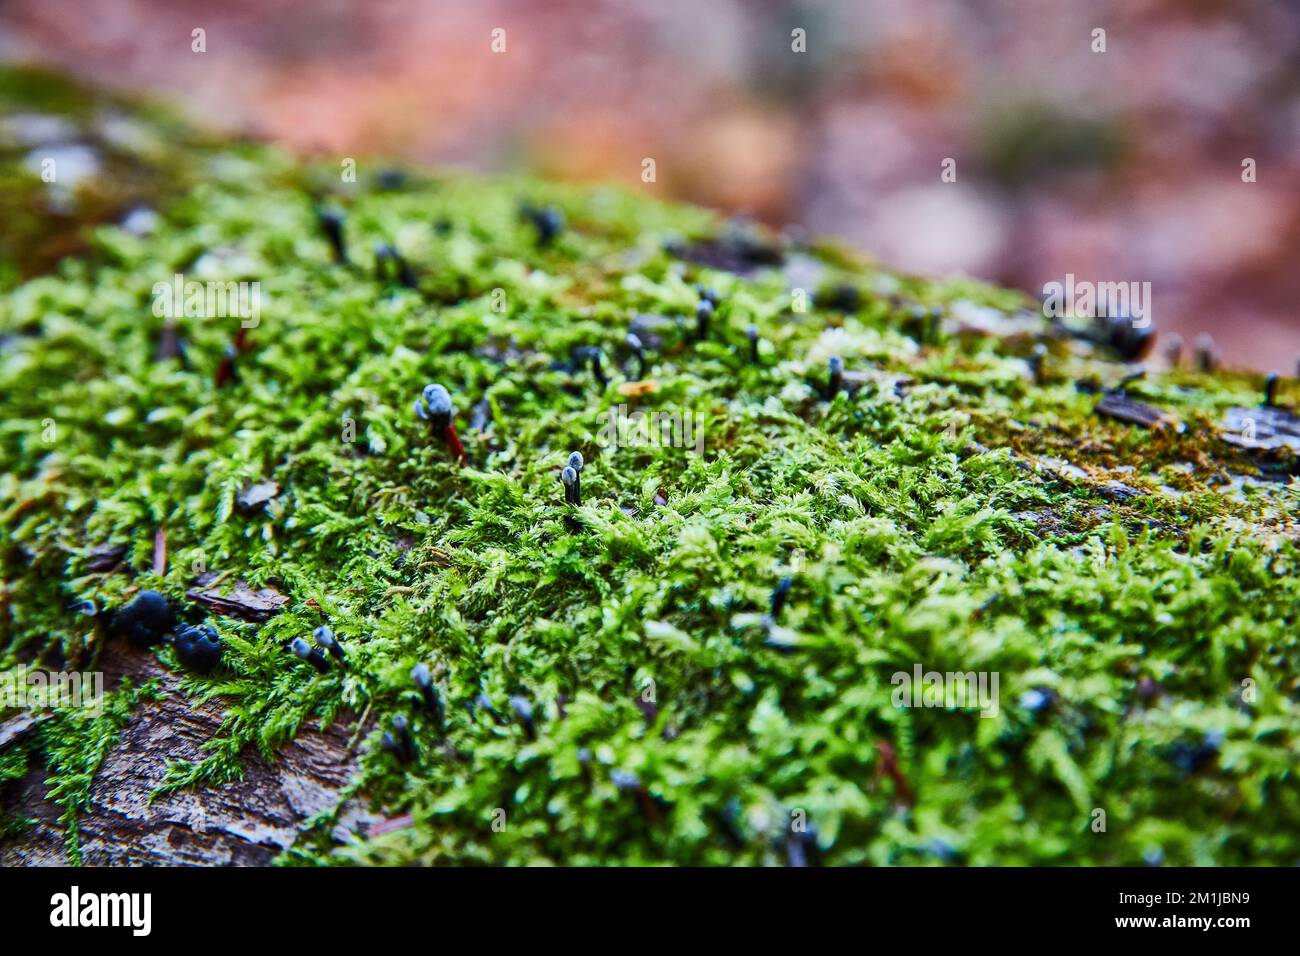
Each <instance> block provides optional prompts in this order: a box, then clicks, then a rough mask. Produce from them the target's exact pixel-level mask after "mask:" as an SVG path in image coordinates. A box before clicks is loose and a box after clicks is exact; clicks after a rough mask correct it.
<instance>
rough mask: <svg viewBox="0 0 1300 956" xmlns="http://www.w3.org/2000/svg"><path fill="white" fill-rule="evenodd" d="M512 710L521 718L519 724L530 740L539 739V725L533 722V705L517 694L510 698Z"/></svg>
mask: <svg viewBox="0 0 1300 956" xmlns="http://www.w3.org/2000/svg"><path fill="white" fill-rule="evenodd" d="M510 709H511V710H513V711H514V712H515V716H516V717H518V718H519V723H520V724H522V725H523V728H524V733H525V734H526V735H527V736H528V739H529V740H536V739H537V724H536V723H535V722H534V720H533V705H532V703H531V702H530V701H529V700H528V698H527V697H524V696H523V695H522V694H515V695H514V696H513V697H511V698H510Z"/></svg>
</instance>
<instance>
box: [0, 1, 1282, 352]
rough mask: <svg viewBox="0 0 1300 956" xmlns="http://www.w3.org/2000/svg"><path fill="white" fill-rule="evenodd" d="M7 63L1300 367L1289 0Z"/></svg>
mask: <svg viewBox="0 0 1300 956" xmlns="http://www.w3.org/2000/svg"><path fill="white" fill-rule="evenodd" d="M196 27H202V28H203V29H204V30H205V31H206V45H207V51H206V52H205V53H202V54H197V53H194V52H192V51H191V31H192V30H193V29H195V28H196ZM496 28H501V29H504V30H505V44H506V49H505V52H504V53H494V52H493V51H492V49H491V43H492V31H493V30H494V29H496ZM796 28H799V29H802V30H803V31H805V33H806V50H807V52H804V53H796V52H793V51H792V42H793V41H792V33H791V31H792V30H795V29H796ZM1099 28H1100V29H1104V30H1105V31H1106V33H1105V43H1106V50H1105V52H1104V53H1099V52H1094V51H1093V47H1094V44H1095V40H1094V33H1093V31H1094V30H1096V29H1099ZM0 59H3V60H6V61H10V62H22V63H46V64H52V65H55V66H60V67H63V68H65V69H67V70H69V71H71V72H73V73H75V74H77V75H79V76H81V77H83V78H86V79H89V80H91V81H93V82H95V83H96V84H101V85H104V86H107V87H112V88H116V89H123V90H142V91H146V92H151V93H155V94H158V95H161V96H163V97H165V98H168V99H171V100H173V101H176V102H177V103H178V105H180V106H181V107H182V108H183V109H184V110H185V111H186V112H187V113H189V114H190V115H191V116H192V117H193V118H194V119H196V120H197V121H199V122H201V123H206V124H209V125H217V126H226V127H232V128H236V129H238V130H241V131H247V132H249V133H252V134H254V135H257V136H260V137H264V138H267V139H271V140H275V141H278V142H280V143H283V144H285V145H286V146H288V147H290V148H292V149H295V150H298V151H301V152H304V153H319V152H328V153H332V154H338V155H342V156H356V157H358V158H362V157H368V156H376V157H378V156H390V157H391V156H397V157H408V158H410V159H412V160H419V161H423V162H432V163H437V164H444V165H455V166H461V167H467V168H472V169H476V170H483V171H495V170H507V169H521V170H525V171H530V172H535V173H538V174H541V175H545V176H551V177H558V178H564V179H572V180H591V181H617V182H622V183H625V184H627V185H628V186H629V187H631V188H633V189H636V190H641V191H645V192H647V193H650V194H653V195H657V196H660V197H663V198H677V199H685V200H690V201H693V202H698V203H703V204H706V205H709V206H713V207H716V208H717V209H719V210H722V211H724V212H727V213H740V214H746V215H750V216H753V217H755V218H758V219H760V220H763V221H765V222H768V223H771V224H773V225H776V226H786V225H793V226H797V227H801V228H803V229H806V230H808V231H809V232H811V233H814V234H819V235H820V234H829V235H833V236H838V237H840V238H842V239H844V240H846V241H848V242H850V243H852V244H853V245H855V246H858V247H860V248H862V249H863V250H866V251H867V252H869V253H871V254H873V255H875V256H876V257H877V258H879V259H880V260H881V261H883V262H884V263H885V264H887V265H890V266H893V267H897V268H900V269H904V270H907V271H912V272H918V273H922V274H931V275H938V274H946V273H950V272H965V273H968V274H971V275H974V276H977V277H980V278H984V279H988V280H991V281H995V282H999V283H1003V284H1007V285H1013V286H1017V287H1020V288H1023V289H1025V290H1028V291H1030V292H1031V293H1035V294H1036V293H1037V292H1039V291H1040V290H1041V289H1042V286H1043V284H1044V283H1045V282H1048V281H1064V278H1065V275H1066V273H1067V272H1072V273H1074V274H1075V276H1076V277H1077V278H1078V279H1081V280H1084V279H1087V280H1092V281H1149V282H1151V283H1152V288H1153V312H1154V318H1155V321H1156V324H1157V326H1158V327H1159V328H1160V330H1161V333H1162V338H1164V339H1167V337H1168V334H1169V333H1170V332H1178V333H1180V334H1181V335H1182V336H1183V338H1184V339H1185V340H1187V341H1188V342H1189V343H1190V341H1191V339H1192V338H1193V337H1194V336H1195V335H1197V334H1198V333H1202V332H1208V333H1211V334H1212V335H1213V336H1214V338H1215V341H1216V342H1217V344H1218V347H1219V349H1220V351H1221V352H1222V354H1223V355H1224V357H1225V358H1226V360H1227V361H1228V362H1229V363H1231V364H1236V365H1248V366H1253V367H1255V368H1259V369H1261V370H1265V371H1280V372H1284V373H1286V374H1294V372H1295V369H1296V362H1297V359H1300V319H1298V318H1297V306H1296V302H1297V299H1300V268H1297V267H1296V264H1295V262H1294V259H1295V250H1296V247H1297V240H1298V239H1300V4H1298V3H1297V2H1296V0H1122V2H1121V0H1116V2H1113V3H1106V2H1097V0H858V2H852V0H817V2H781V0H747V2H741V0H710V2H708V3H704V2H701V0H642V2H633V0H609V2H600V0H545V2H543V0H527V2H526V0H423V2H422V0H354V2H345V0H223V2H221V3H219V4H218V3H214V2H207V3H203V2H191V0H78V2H76V3H68V2H51V0H0ZM647 157H649V158H653V159H654V160H655V165H656V181H655V182H654V183H643V182H642V180H641V172H642V161H643V159H645V158H647ZM948 158H951V159H954V160H956V173H957V179H956V182H955V183H945V182H941V180H940V173H941V168H942V167H941V164H942V163H943V161H944V160H945V159H948ZM1246 158H1250V159H1253V160H1254V161H1255V164H1256V169H1257V173H1256V176H1257V181H1256V182H1253V183H1245V182H1243V181H1242V162H1243V160H1244V159H1246ZM362 168H363V169H364V160H363V166H362Z"/></svg>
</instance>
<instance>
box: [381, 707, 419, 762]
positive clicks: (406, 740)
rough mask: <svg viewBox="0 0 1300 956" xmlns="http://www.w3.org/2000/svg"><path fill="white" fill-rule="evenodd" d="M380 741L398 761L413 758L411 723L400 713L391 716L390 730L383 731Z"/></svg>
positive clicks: (414, 754) (408, 760)
mask: <svg viewBox="0 0 1300 956" xmlns="http://www.w3.org/2000/svg"><path fill="white" fill-rule="evenodd" d="M380 743H381V745H382V746H383V748H384V749H385V750H387V751H388V752H389V753H391V754H392V755H393V756H394V757H396V758H397V760H398V762H399V763H410V762H411V761H412V760H414V759H415V756H416V750H415V738H414V737H413V736H411V725H410V724H409V723H408V722H407V720H406V718H405V717H403V716H402V715H401V714H398V715H397V716H396V717H394V718H393V730H392V732H391V733H389V732H388V731H385V732H384V736H383V737H382V738H381V740H380Z"/></svg>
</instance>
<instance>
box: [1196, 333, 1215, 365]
mask: <svg viewBox="0 0 1300 956" xmlns="http://www.w3.org/2000/svg"><path fill="white" fill-rule="evenodd" d="M1218 367H1219V350H1218V348H1217V347H1216V346H1215V344H1214V339H1213V338H1212V337H1211V336H1209V335H1206V334H1205V333H1202V334H1200V335H1198V336H1197V337H1196V368H1197V370H1198V371H1200V372H1201V373H1203V374H1205V375H1209V374H1211V373H1212V372H1214V371H1215V370H1216V369H1218Z"/></svg>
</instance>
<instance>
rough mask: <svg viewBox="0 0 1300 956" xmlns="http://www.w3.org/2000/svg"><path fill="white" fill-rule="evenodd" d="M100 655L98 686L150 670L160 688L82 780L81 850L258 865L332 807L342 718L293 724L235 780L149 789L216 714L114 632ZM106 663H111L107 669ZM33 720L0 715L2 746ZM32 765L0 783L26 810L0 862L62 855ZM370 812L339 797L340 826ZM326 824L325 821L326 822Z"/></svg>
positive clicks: (45, 862) (106, 855)
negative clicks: (269, 753)
mask: <svg viewBox="0 0 1300 956" xmlns="http://www.w3.org/2000/svg"><path fill="white" fill-rule="evenodd" d="M112 658H113V659H112V660H111V661H110V662H106V665H105V675H104V683H105V687H106V688H112V687H116V686H117V685H118V684H119V683H120V682H121V679H122V677H124V676H127V675H129V676H130V677H131V678H132V680H133V681H134V682H135V683H136V684H137V685H138V684H140V683H142V682H144V681H147V680H151V679H153V678H161V679H162V686H163V688H164V690H165V691H166V696H165V697H164V698H163V699H162V700H159V701H145V702H144V703H142V704H141V705H140V706H139V707H138V708H137V709H136V711H135V712H134V713H133V714H132V715H131V717H130V720H129V721H128V722H127V724H126V726H125V727H124V728H123V729H122V733H121V737H120V738H119V741H118V744H117V746H116V747H115V748H114V749H113V751H112V752H111V753H110V754H109V755H108V756H107V757H106V758H105V760H104V762H103V763H102V764H101V766H100V768H99V771H98V772H97V773H96V775H95V779H94V783H93V785H92V788H91V805H90V808H89V809H88V810H86V811H83V812H82V813H81V815H80V817H79V831H80V846H81V855H82V862H83V863H84V864H86V865H93V866H107V865H123V864H136V865H139V864H146V865H207V866H213V865H262V864H267V863H269V862H270V861H271V860H272V859H273V858H274V857H275V856H276V855H277V854H278V853H280V852H281V851H282V850H284V849H286V848H287V847H289V846H291V845H292V844H293V842H294V840H295V839H296V838H297V836H298V832H299V829H300V828H301V827H302V825H303V823H304V821H305V820H307V819H308V818H309V817H311V816H313V815H314V814H317V813H320V812H321V811H325V810H329V809H332V808H333V807H335V806H337V805H338V803H339V801H340V791H341V790H342V788H343V787H344V786H345V785H346V783H347V782H348V780H349V778H350V777H351V776H352V775H353V773H354V771H355V769H356V754H355V753H354V752H353V751H352V750H350V749H349V747H348V736H349V734H350V733H351V730H350V727H349V726H348V724H347V723H346V722H343V721H336V722H335V723H334V724H333V725H331V726H330V727H329V728H328V729H327V730H326V731H325V732H324V733H320V732H318V731H317V730H316V729H315V728H306V727H304V728H303V729H302V730H301V731H300V732H299V733H298V735H297V737H296V738H295V739H294V740H293V741H292V742H291V743H289V744H288V745H286V746H285V747H284V748H283V749H282V750H281V752H280V753H279V754H278V759H277V760H276V761H274V762H273V763H268V762H266V761H265V760H263V759H261V757H260V755H257V754H252V755H249V756H248V757H247V758H246V759H245V762H244V768H245V773H244V777H243V779H242V780H238V781H236V782H233V783H228V784H223V785H221V786H219V787H213V786H206V787H196V788H192V789H188V790H185V791H182V792H179V793H171V794H167V795H165V796H161V797H158V798H157V799H155V800H154V801H153V802H152V803H150V801H149V797H150V794H152V793H153V791H154V790H155V788H157V787H158V785H159V784H160V783H161V782H162V780H163V779H164V777H165V775H166V773H167V765H168V763H169V762H173V761H178V760H184V761H192V760H197V759H200V758H201V757H202V756H203V754H202V753H201V752H200V749H199V748H200V746H201V745H202V744H203V743H204V742H205V741H207V740H209V739H211V738H212V737H213V736H214V735H215V734H216V733H217V731H218V729H219V728H220V726H221V721H222V716H223V714H222V711H221V707H220V705H219V703H217V702H209V703H207V704H204V705H202V706H197V707H196V706H193V704H192V703H191V701H189V700H188V699H187V698H186V697H185V696H184V695H183V694H181V693H180V691H179V683H180V682H179V680H178V678H177V675H175V674H173V673H172V672H170V671H168V670H166V669H165V668H163V667H162V666H161V665H160V664H159V663H158V661H157V660H156V658H155V657H154V655H153V654H152V653H149V652H141V651H137V650H133V649H129V648H127V647H126V646H125V645H124V644H121V643H116V644H115V645H114V647H113V651H112ZM110 668H112V669H113V670H110ZM35 723H36V720H35V719H33V715H31V714H28V713H22V714H19V715H18V716H17V717H14V718H10V719H9V720H7V721H5V722H4V723H3V724H0V748H2V747H7V746H14V745H15V744H16V743H17V741H18V740H20V739H21V738H22V737H24V736H25V735H27V734H29V733H30V732H31V730H32V729H33V727H34V725H35ZM46 775H47V772H46V770H45V768H43V767H37V768H33V769H32V770H31V771H30V772H29V773H28V774H27V775H26V776H25V777H24V778H23V779H21V780H18V781H14V782H12V783H11V784H10V785H9V786H8V787H6V788H4V790H0V807H3V808H4V810H5V811H6V812H8V813H16V814H19V815H22V816H26V817H28V818H32V819H34V820H35V821H36V822H35V823H34V824H33V825H31V826H29V827H27V828H26V829H24V830H23V831H22V832H21V833H20V834H19V835H18V836H16V837H13V838H10V839H8V840H7V841H4V842H0V866H49V865H54V866H58V865H66V864H68V863H69V862H70V860H69V858H68V854H67V850H66V841H65V838H64V834H63V828H62V827H61V826H60V824H59V822H58V820H59V817H60V816H61V815H62V813H63V808H62V807H61V806H60V805H58V804H55V803H53V802H51V801H49V800H47V799H46V798H45V793H46V790H47V787H46V785H45V782H44V781H45V777H46ZM370 819H371V818H370V817H369V816H368V815H367V814H365V812H364V810H363V809H362V808H360V807H359V806H356V805H353V804H350V805H349V806H348V807H346V808H344V810H343V812H342V813H341V814H340V823H339V828H340V829H342V830H351V829H353V828H355V826H357V825H359V824H361V823H363V822H369V820H370ZM336 832H337V831H336Z"/></svg>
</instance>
